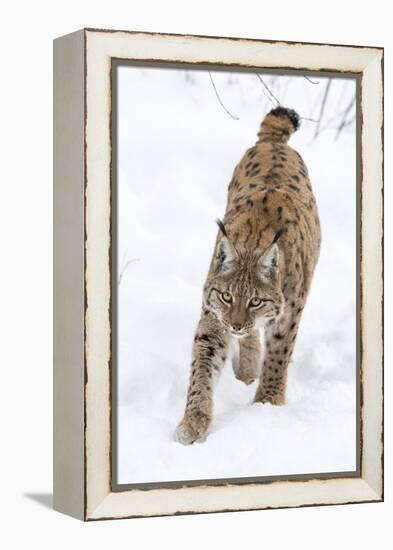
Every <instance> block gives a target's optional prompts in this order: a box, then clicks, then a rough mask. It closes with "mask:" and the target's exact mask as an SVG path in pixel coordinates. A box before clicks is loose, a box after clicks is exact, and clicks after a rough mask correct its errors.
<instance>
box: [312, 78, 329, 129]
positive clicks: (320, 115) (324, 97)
mask: <svg viewBox="0 0 393 550" xmlns="http://www.w3.org/2000/svg"><path fill="white" fill-rule="evenodd" d="M331 84H332V79H331V78H329V80H328V81H327V83H326V87H325V92H324V94H323V99H322V104H321V109H320V111H319V117H318V125H317V127H316V128H315V133H314V139H316V138H317V137H318V135H319V129H320V127H321V122H322V117H323V113H324V110H325V107H326V101H327V98H328V95H329V90H330V86H331Z"/></svg>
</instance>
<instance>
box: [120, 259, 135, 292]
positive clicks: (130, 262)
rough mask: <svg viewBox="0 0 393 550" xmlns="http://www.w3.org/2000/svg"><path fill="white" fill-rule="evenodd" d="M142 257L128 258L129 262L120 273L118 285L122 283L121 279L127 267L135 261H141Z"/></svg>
mask: <svg viewBox="0 0 393 550" xmlns="http://www.w3.org/2000/svg"><path fill="white" fill-rule="evenodd" d="M139 260H140V258H132V259H131V260H128V262H127V263H126V264H125V266H124V267H123V269H122V270H121V271H120V275H119V280H118V285H119V286H120V283H121V280H122V278H123V275H124V273H125V271H126V269H127V267H128V266H129V265H130V264H132V263H133V262H139Z"/></svg>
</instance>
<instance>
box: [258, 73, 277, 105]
mask: <svg viewBox="0 0 393 550" xmlns="http://www.w3.org/2000/svg"><path fill="white" fill-rule="evenodd" d="M255 74H256V76H257V78H258V79H259V81H260V83H261V84H262V86H263V87H264V88H265V90H266V91H267V92H268V94H269V96H267V97H268V98H269V100H270V102H271V103H272V105H274V103H273V101H272V98H273V99H274V101H275V102H276V103H277V105H280V102H279V101H278V99H277V98H276V96H275V95H274V94H273V92H272V91H271V89H270V88H269V86H268V85H267V84H266V83H265V82H264V80H263V78H262V77H261V75H260V74H258V73H255Z"/></svg>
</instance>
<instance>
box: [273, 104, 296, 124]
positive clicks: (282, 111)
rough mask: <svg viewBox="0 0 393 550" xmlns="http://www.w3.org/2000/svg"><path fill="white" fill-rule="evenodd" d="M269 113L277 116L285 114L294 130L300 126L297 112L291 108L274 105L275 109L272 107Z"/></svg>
mask: <svg viewBox="0 0 393 550" xmlns="http://www.w3.org/2000/svg"><path fill="white" fill-rule="evenodd" d="M269 115H273V116H277V117H282V116H286V117H287V118H289V120H290V121H291V122H292V125H293V127H294V128H295V130H297V129H298V128H299V126H300V117H299V115H298V114H297V112H296V111H294V110H293V109H287V108H286V107H281V106H280V107H276V108H275V109H272V110H271V111H270V113H269Z"/></svg>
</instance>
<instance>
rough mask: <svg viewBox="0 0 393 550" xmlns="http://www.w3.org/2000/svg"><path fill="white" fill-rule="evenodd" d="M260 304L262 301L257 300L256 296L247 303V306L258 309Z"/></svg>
mask: <svg viewBox="0 0 393 550" xmlns="http://www.w3.org/2000/svg"><path fill="white" fill-rule="evenodd" d="M261 303H262V300H261V299H260V298H257V297H256V296H255V297H254V298H251V300H250V301H249V303H248V305H249V306H250V307H258V306H260V305H261Z"/></svg>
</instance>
